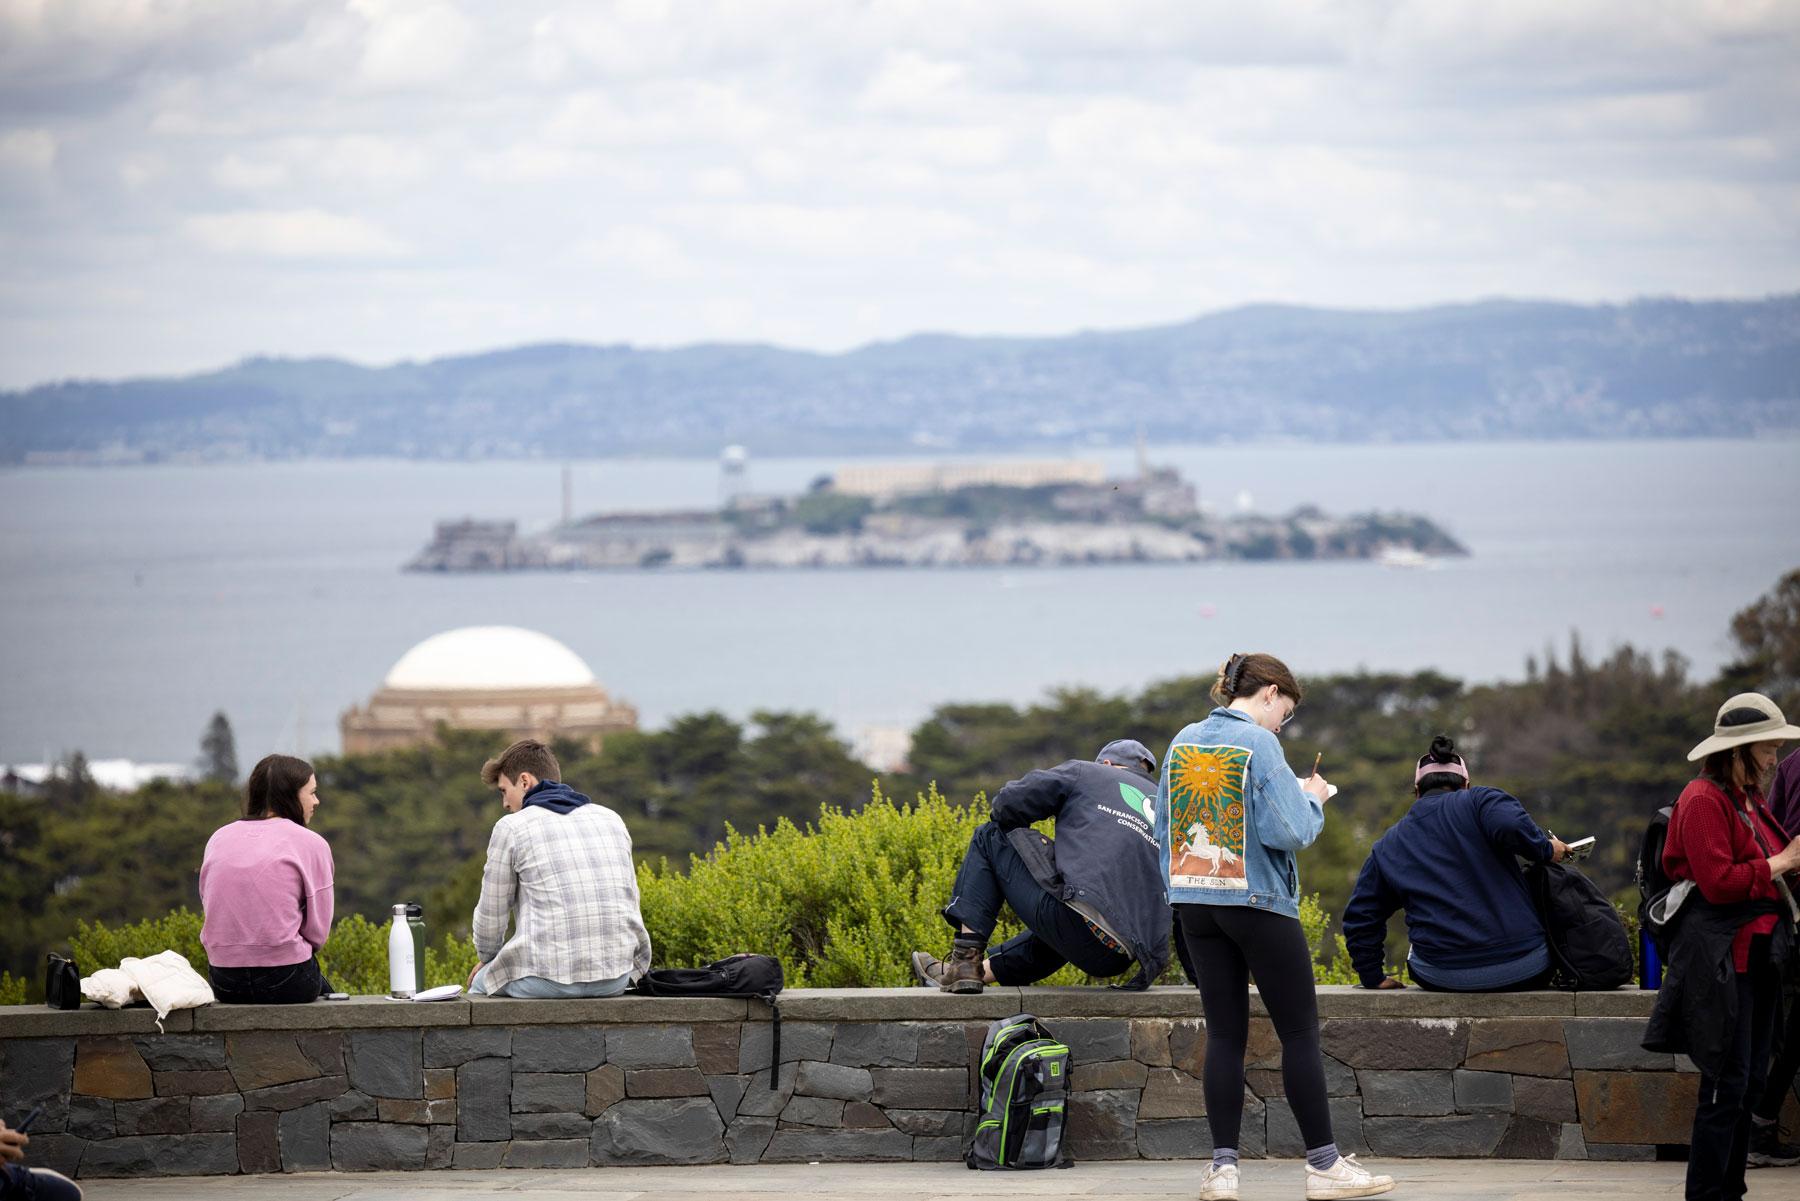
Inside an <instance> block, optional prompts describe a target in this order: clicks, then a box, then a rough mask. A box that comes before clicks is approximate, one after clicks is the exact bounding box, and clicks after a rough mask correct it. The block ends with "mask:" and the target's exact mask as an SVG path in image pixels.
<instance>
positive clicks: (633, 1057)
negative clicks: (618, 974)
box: [606, 1026, 787, 1068]
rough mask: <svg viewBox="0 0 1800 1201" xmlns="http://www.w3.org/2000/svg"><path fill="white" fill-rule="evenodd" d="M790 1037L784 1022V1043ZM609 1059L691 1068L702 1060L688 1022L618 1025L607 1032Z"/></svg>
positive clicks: (647, 1065) (622, 1063) (638, 1064)
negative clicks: (695, 1047)
mask: <svg viewBox="0 0 1800 1201" xmlns="http://www.w3.org/2000/svg"><path fill="white" fill-rule="evenodd" d="M786 1041H787V1027H785V1026H784V1027H783V1028H782V1043H783V1046H784V1047H785V1046H786ZM763 1058H764V1060H765V1061H766V1060H767V1059H768V1056H767V1055H766V1054H765V1055H764V1056H763ZM606 1059H607V1062H608V1063H616V1064H618V1065H619V1066H620V1067H622V1068H691V1067H694V1066H695V1065H696V1064H697V1063H698V1062H699V1061H698V1059H696V1058H695V1056H694V1036H693V1032H692V1031H691V1030H690V1029H689V1028H688V1027H686V1026H615V1027H614V1028H612V1029H610V1030H608V1031H607V1032H606Z"/></svg>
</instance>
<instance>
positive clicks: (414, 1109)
mask: <svg viewBox="0 0 1800 1201" xmlns="http://www.w3.org/2000/svg"><path fill="white" fill-rule="evenodd" d="M375 1117H376V1119H377V1120H379V1121H383V1122H398V1123H399V1124H400V1125H402V1126H429V1125H431V1117H430V1114H429V1112H428V1111H427V1110H426V1108H425V1102H424V1101H403V1100H397V1099H395V1098H391V1097H382V1098H380V1099H379V1100H378V1101H377V1102H376V1106H375Z"/></svg>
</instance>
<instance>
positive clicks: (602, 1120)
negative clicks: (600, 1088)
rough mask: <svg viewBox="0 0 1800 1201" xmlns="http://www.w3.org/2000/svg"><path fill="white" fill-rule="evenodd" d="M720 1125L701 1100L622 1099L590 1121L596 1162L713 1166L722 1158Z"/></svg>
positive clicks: (708, 1104) (722, 1128)
mask: <svg viewBox="0 0 1800 1201" xmlns="http://www.w3.org/2000/svg"><path fill="white" fill-rule="evenodd" d="M724 1134H725V1123H723V1122H721V1121H720V1120H719V1111H718V1110H716V1109H714V1108H713V1103H712V1101H711V1099H709V1098H706V1097H685V1098H680V1099H675V1100H657V1101H650V1100H645V1101H639V1100H633V1099H629V1098H628V1099H626V1100H624V1101H620V1102H619V1103H618V1104H617V1105H614V1106H612V1107H610V1108H609V1109H607V1111H606V1112H605V1113H603V1114H601V1115H600V1117H599V1118H598V1119H597V1120H596V1121H595V1122H594V1135H593V1140H592V1142H591V1144H590V1157H591V1159H592V1160H593V1162H594V1163H596V1164H632V1163H639V1164H645V1163H666V1164H678V1163H718V1162H719V1161H720V1160H722V1159H724V1158H725V1156H726V1150H725V1141H724Z"/></svg>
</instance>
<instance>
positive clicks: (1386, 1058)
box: [1320, 1018, 1469, 1071]
mask: <svg viewBox="0 0 1800 1201" xmlns="http://www.w3.org/2000/svg"><path fill="white" fill-rule="evenodd" d="M1320 1041H1321V1043H1322V1045H1323V1047H1324V1050H1325V1053H1326V1054H1327V1055H1330V1056H1331V1057H1332V1058H1334V1059H1336V1060H1338V1061H1339V1062H1341V1063H1344V1064H1347V1065H1349V1066H1350V1067H1353V1068H1356V1069H1357V1070H1358V1071H1361V1070H1362V1069H1364V1068H1372V1069H1376V1070H1381V1071H1427V1070H1431V1069H1439V1070H1443V1071H1449V1070H1450V1069H1452V1068H1458V1067H1461V1066H1462V1062H1463V1056H1464V1052H1465V1051H1466V1049H1467V1047H1468V1042H1469V1026H1468V1023H1467V1022H1461V1021H1457V1020H1456V1019H1454V1018H1418V1019H1415V1020H1412V1021H1404V1022H1399V1021H1391V1020H1380V1019H1364V1018H1339V1019H1336V1020H1333V1021H1328V1022H1326V1023H1325V1024H1324V1027H1323V1031H1322V1033H1321V1035H1320Z"/></svg>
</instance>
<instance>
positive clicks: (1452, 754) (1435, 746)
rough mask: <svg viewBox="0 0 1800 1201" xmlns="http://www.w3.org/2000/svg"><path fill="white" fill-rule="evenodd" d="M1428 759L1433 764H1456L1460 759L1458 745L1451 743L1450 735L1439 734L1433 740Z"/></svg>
mask: <svg viewBox="0 0 1800 1201" xmlns="http://www.w3.org/2000/svg"><path fill="white" fill-rule="evenodd" d="M1427 758H1429V759H1430V760H1431V761H1432V762H1433V763H1455V762H1456V761H1457V759H1458V758H1459V756H1458V755H1457V753H1456V743H1455V742H1453V741H1451V738H1450V736H1449V735H1448V734H1439V735H1438V736H1437V737H1436V738H1433V739H1432V740H1431V750H1430V751H1429V752H1427Z"/></svg>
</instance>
